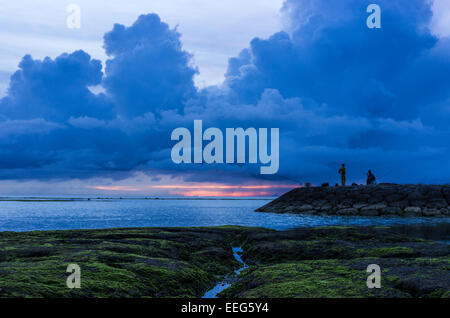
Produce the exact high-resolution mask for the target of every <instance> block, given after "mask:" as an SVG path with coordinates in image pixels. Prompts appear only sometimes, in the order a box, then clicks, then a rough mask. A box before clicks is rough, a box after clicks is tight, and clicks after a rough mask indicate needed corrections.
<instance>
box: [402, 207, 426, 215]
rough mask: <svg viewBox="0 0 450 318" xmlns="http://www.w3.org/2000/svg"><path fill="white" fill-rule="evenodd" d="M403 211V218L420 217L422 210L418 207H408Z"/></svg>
mask: <svg viewBox="0 0 450 318" xmlns="http://www.w3.org/2000/svg"><path fill="white" fill-rule="evenodd" d="M404 211H405V212H404V214H403V215H404V216H422V209H421V208H420V207H418V206H409V207H407V208H405V210H404Z"/></svg>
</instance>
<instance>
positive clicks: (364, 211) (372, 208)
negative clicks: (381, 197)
mask: <svg viewBox="0 0 450 318" xmlns="http://www.w3.org/2000/svg"><path fill="white" fill-rule="evenodd" d="M386 208H387V206H386V205H385V204H382V203H379V204H372V205H368V206H366V207H363V208H361V215H365V216H374V215H379V214H381V211H382V210H384V209H386Z"/></svg>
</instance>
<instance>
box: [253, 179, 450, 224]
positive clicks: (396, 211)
mask: <svg viewBox="0 0 450 318" xmlns="http://www.w3.org/2000/svg"><path fill="white" fill-rule="evenodd" d="M449 203H450V185H397V184H381V185H369V186H361V185H356V186H347V187H305V188H296V189H293V190H291V191H289V192H288V193H286V194H284V195H282V196H281V197H279V198H277V199H275V200H273V201H271V202H269V203H268V204H266V205H264V206H263V207H261V208H259V209H257V210H256V212H275V213H295V214H303V213H306V214H319V215H320V214H328V215H362V216H379V215H397V216H404V217H422V216H423V217H450V205H449Z"/></svg>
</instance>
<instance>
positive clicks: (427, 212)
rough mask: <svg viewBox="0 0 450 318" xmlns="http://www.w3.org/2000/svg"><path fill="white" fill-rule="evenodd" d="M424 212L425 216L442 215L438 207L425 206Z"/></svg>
mask: <svg viewBox="0 0 450 318" xmlns="http://www.w3.org/2000/svg"><path fill="white" fill-rule="evenodd" d="M422 214H423V215H424V216H436V215H440V214H441V211H440V210H438V209H432V208H424V209H422Z"/></svg>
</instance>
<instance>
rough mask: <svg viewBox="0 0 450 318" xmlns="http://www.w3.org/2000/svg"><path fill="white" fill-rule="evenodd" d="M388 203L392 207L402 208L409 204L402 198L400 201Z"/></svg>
mask: <svg viewBox="0 0 450 318" xmlns="http://www.w3.org/2000/svg"><path fill="white" fill-rule="evenodd" d="M389 205H390V206H392V207H396V208H400V209H404V208H406V207H407V206H408V205H409V202H408V201H406V200H402V201H397V202H392V203H391V204H389Z"/></svg>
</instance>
